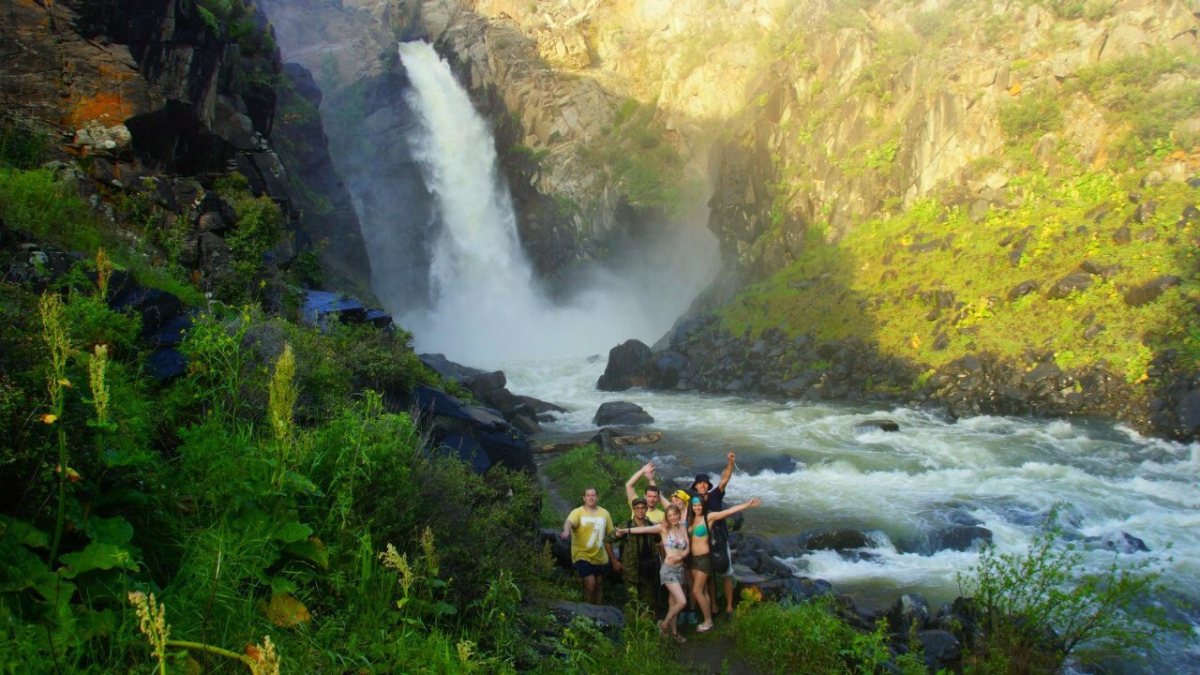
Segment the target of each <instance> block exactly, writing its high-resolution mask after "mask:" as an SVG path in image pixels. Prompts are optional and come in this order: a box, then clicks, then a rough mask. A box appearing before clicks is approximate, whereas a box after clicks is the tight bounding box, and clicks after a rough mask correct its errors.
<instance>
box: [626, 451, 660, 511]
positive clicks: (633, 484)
mask: <svg viewBox="0 0 1200 675" xmlns="http://www.w3.org/2000/svg"><path fill="white" fill-rule="evenodd" d="M642 476H645V477H646V481H647V482H649V483H650V486H649V487H647V488H646V496H645V499H646V520H649V521H650V522H651V523H654V524H655V525H657V524H659V523H661V522H662V521H663V515H664V514H665V511H663V508H662V504H660V503H659V500H660V499H661V496H660V494H659V490H658V486H657V485H655V484H654V462H646V464H645V466H643V467H642V468H640V469H638V470H637V473H635V474H633V475H632V476H630V477H629V480H627V481H625V501H627V502H629V510H630V512H632V511H633V500H635V499H637V498H638V493H637V482H638V479H639V478H641V477H642Z"/></svg>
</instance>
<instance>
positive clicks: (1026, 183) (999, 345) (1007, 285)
mask: <svg viewBox="0 0 1200 675" xmlns="http://www.w3.org/2000/svg"><path fill="white" fill-rule="evenodd" d="M1144 175H1145V174H1144V173H1143V172H1137V173H1131V174H1127V175H1123V176H1120V177H1117V176H1113V175H1111V174H1107V173H1083V174H1080V175H1077V176H1076V177H1073V178H1067V179H1061V178H1060V179H1051V178H1050V177H1049V176H1047V175H1046V174H1045V173H1035V172H1030V173H1029V174H1027V175H1024V176H1020V177H1017V178H1015V179H1013V181H1012V182H1011V183H1010V185H1009V189H1010V190H1011V191H1012V193H1013V194H1014V195H1019V196H1021V205H1020V206H1019V207H1017V208H1014V209H1011V210H999V209H994V210H992V211H991V212H990V213H989V214H988V215H987V217H986V218H984V219H983V220H981V221H980V222H972V220H971V218H970V216H969V214H968V212H967V209H966V208H965V207H948V206H943V205H942V204H941V203H940V202H938V201H937V200H933V199H927V200H923V201H920V202H918V203H916V204H914V205H913V206H912V207H911V208H910V209H909V210H908V211H906V212H904V213H901V214H898V215H894V216H890V217H885V218H881V219H878V220H873V221H870V222H867V223H864V224H862V225H861V226H859V227H858V228H857V229H855V230H854V231H852V232H851V233H850V234H848V235H847V236H846V237H845V238H844V239H843V240H842V241H840V242H838V243H836V244H831V243H828V242H826V241H825V240H824V238H823V237H822V236H820V234H819V227H810V228H809V233H808V237H807V239H806V244H805V249H804V253H803V254H802V255H801V256H800V258H799V260H797V261H796V262H795V263H794V264H792V265H791V266H789V267H788V268H786V269H784V270H783V271H781V272H779V273H778V274H776V275H775V276H774V277H772V278H770V279H768V280H766V281H764V282H762V283H760V284H757V285H755V286H752V287H750V288H748V289H746V290H745V291H744V292H743V293H742V294H741V297H740V298H739V299H737V300H735V301H734V302H732V303H730V304H729V305H727V306H726V307H725V308H723V309H722V310H721V314H722V316H723V318H724V322H725V325H726V327H728V328H729V329H730V330H731V331H732V332H733V333H734V334H739V335H740V334H741V333H742V331H744V330H746V329H747V328H748V329H750V331H751V333H752V334H753V335H757V334H758V333H759V332H760V331H761V330H763V329H764V328H767V327H770V326H775V327H780V328H782V329H784V330H785V331H787V332H788V333H790V334H794V335H799V334H803V333H807V332H809V331H812V332H813V333H814V334H815V335H816V337H817V338H818V339H820V340H833V339H839V338H844V337H849V336H857V337H859V338H862V339H864V340H874V341H877V342H878V344H879V348H880V350H881V351H882V352H883V353H885V354H889V355H892V356H897V357H906V358H909V359H912V360H914V361H916V362H918V363H923V364H927V365H929V366H930V367H937V366H939V365H941V364H944V363H947V362H948V361H950V360H953V359H956V358H959V357H961V356H964V355H966V354H972V353H977V352H983V351H987V352H992V353H995V354H997V355H1000V356H1002V357H1007V358H1010V359H1013V360H1021V359H1024V358H1026V354H1027V352H1029V351H1030V350H1034V351H1049V352H1054V353H1058V354H1061V355H1063V356H1064V358H1065V357H1066V356H1067V355H1069V357H1070V361H1071V362H1073V363H1075V364H1077V365H1083V364H1089V363H1097V362H1101V361H1104V362H1107V363H1108V365H1109V366H1110V368H1111V369H1112V370H1113V371H1114V372H1117V373H1124V374H1126V377H1127V379H1129V381H1131V382H1134V381H1138V380H1141V379H1143V377H1144V375H1145V369H1146V365H1147V363H1148V361H1149V359H1150V356H1151V355H1152V354H1153V352H1154V351H1155V350H1157V349H1161V348H1169V347H1178V346H1181V345H1182V344H1183V343H1184V342H1185V341H1186V340H1187V339H1188V336H1191V335H1194V334H1196V331H1197V329H1198V326H1197V323H1196V320H1195V318H1194V313H1192V312H1190V311H1189V310H1188V309H1187V308H1188V307H1190V306H1191V304H1192V303H1194V302H1195V301H1196V299H1197V293H1198V291H1200V288H1197V287H1196V285H1195V283H1194V281H1192V280H1193V279H1194V274H1193V270H1194V269H1195V264H1196V258H1195V252H1194V251H1192V250H1191V249H1190V248H1188V247H1181V246H1179V245H1177V244H1176V243H1174V242H1176V241H1190V240H1191V238H1192V237H1194V236H1196V233H1197V228H1200V223H1196V222H1192V221H1187V220H1186V219H1181V217H1180V214H1181V213H1182V211H1183V209H1184V207H1185V206H1188V205H1191V204H1193V203H1194V192H1193V190H1192V188H1190V187H1188V186H1187V185H1186V184H1181V183H1166V184H1163V185H1159V186H1156V187H1143V186H1142V185H1141V182H1142V177H1143V176H1144ZM1131 192H1136V193H1137V194H1138V195H1139V200H1140V201H1141V203H1151V202H1152V203H1153V204H1154V205H1155V208H1154V209H1153V215H1149V216H1146V215H1145V214H1146V213H1148V211H1145V210H1143V211H1142V213H1143V214H1144V215H1143V218H1144V221H1145V222H1144V223H1142V224H1138V223H1136V222H1133V223H1131V225H1130V227H1131V228H1133V229H1134V230H1135V234H1136V233H1137V232H1142V231H1144V232H1146V233H1148V234H1153V235H1154V238H1150V237H1148V236H1147V237H1145V239H1149V240H1142V239H1138V238H1136V237H1135V238H1134V240H1133V241H1132V242H1130V243H1129V244H1126V245H1121V244H1118V243H1116V242H1115V241H1114V240H1113V236H1112V234H1113V231H1114V230H1116V229H1117V228H1118V227H1120V226H1121V225H1122V224H1123V223H1125V222H1126V221H1128V220H1129V219H1130V218H1131V217H1132V216H1133V215H1134V213H1135V211H1138V205H1137V204H1134V203H1132V202H1131V201H1130V200H1129V199H1127V198H1126V195H1128V194H1129V193H1131ZM1016 251H1020V252H1021V253H1020V255H1019V256H1018V255H1016V253H1015V252H1016ZM1014 260H1015V261H1016V262H1015V264H1014ZM1085 260H1092V261H1094V262H1095V263H1097V264H1099V265H1103V266H1115V267H1114V268H1113V271H1112V272H1111V273H1110V275H1109V276H1108V278H1104V277H1101V276H1096V277H1093V279H1094V285H1093V286H1092V287H1091V288H1090V289H1088V290H1086V291H1083V292H1079V293H1075V294H1073V295H1071V296H1069V297H1067V298H1064V299H1059V300H1049V299H1047V298H1046V297H1045V294H1046V292H1047V291H1048V289H1049V287H1050V285H1052V284H1053V283H1054V282H1056V281H1057V280H1058V279H1060V278H1062V277H1064V276H1066V275H1067V274H1068V273H1070V272H1072V271H1075V270H1076V269H1077V268H1078V267H1079V265H1080V264H1081V263H1083V262H1084V261H1085ZM1166 274H1174V275H1176V276H1179V277H1180V278H1182V279H1184V280H1187V281H1185V283H1184V284H1183V285H1182V286H1180V287H1179V288H1174V289H1171V290H1169V291H1168V292H1167V293H1165V294H1164V295H1163V296H1162V297H1161V298H1160V299H1159V300H1158V301H1156V302H1154V303H1151V304H1148V305H1145V306H1142V307H1136V308H1134V307H1129V306H1127V305H1126V304H1125V302H1124V300H1123V298H1122V294H1123V291H1122V290H1121V289H1123V288H1129V287H1133V286H1137V285H1140V284H1143V283H1145V282H1147V281H1149V280H1151V279H1154V278H1156V277H1158V276H1161V275H1166ZM1024 281H1034V282H1036V283H1038V284H1039V290H1038V291H1036V292H1034V293H1031V294H1029V295H1026V296H1025V297H1023V298H1019V299H1016V300H1009V299H1008V294H1009V292H1010V291H1011V290H1012V289H1013V288H1014V287H1016V286H1017V285H1018V284H1020V283H1022V282H1024ZM789 284H796V285H797V286H800V287H801V288H797V287H796V286H792V285H789ZM936 292H944V293H951V294H953V297H954V298H955V301H954V303H953V306H952V307H951V308H948V309H943V310H941V311H940V313H936V315H935V316H932V317H931V316H930V315H931V310H932V309H933V307H934V302H933V300H932V298H931V294H932V293H936ZM1091 323H1095V324H1103V325H1104V326H1105V330H1104V331H1103V332H1102V333H1100V334H1099V335H1098V336H1096V337H1095V339H1093V340H1090V341H1089V340H1086V339H1085V338H1084V336H1083V331H1084V324H1091ZM943 331H944V332H945V333H946V335H947V337H948V338H949V343H948V345H947V346H946V347H945V348H944V349H942V350H940V351H939V350H935V349H934V348H933V343H934V338H935V336H937V335H938V334H939V333H940V332H943ZM1194 351H1195V350H1192V352H1194ZM1192 352H1189V353H1192Z"/></svg>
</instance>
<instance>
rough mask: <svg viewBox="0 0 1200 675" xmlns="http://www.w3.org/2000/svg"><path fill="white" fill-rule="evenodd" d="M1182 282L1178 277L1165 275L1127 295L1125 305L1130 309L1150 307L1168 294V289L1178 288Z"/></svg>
mask: <svg viewBox="0 0 1200 675" xmlns="http://www.w3.org/2000/svg"><path fill="white" fill-rule="evenodd" d="M1180 281H1181V279H1180V278H1179V277H1177V276H1173V275H1170V274H1164V275H1163V276H1161V277H1158V278H1157V279H1154V280H1153V281H1149V282H1147V283H1144V284H1142V285H1141V286H1138V287H1137V288H1134V289H1132V290H1130V291H1128V292H1127V293H1125V296H1124V298H1125V304H1127V305H1129V306H1130V307H1142V306H1143V305H1148V304H1150V303H1152V302H1154V301H1155V300H1157V299H1159V297H1161V296H1162V294H1163V293H1166V292H1167V289H1168V288H1174V287H1176V286H1178V285H1179V283H1180Z"/></svg>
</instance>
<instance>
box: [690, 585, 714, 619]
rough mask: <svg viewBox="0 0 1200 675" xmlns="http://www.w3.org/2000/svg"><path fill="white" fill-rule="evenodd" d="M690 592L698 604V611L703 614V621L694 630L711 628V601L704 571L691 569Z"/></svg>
mask: <svg viewBox="0 0 1200 675" xmlns="http://www.w3.org/2000/svg"><path fill="white" fill-rule="evenodd" d="M692 593H693V594H694V595H695V598H696V604H697V605H699V606H700V612H701V613H703V614H704V623H702V624H700V625H699V626H696V630H699V631H706V630H708V629H710V628H712V625H713V622H712V601H711V600H710V599H709V597H708V575H707V574H705V573H704V572H700V571H697V570H692Z"/></svg>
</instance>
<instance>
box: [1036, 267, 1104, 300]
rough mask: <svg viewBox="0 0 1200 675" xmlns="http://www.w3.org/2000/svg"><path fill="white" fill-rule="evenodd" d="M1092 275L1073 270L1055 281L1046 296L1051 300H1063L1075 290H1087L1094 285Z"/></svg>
mask: <svg viewBox="0 0 1200 675" xmlns="http://www.w3.org/2000/svg"><path fill="white" fill-rule="evenodd" d="M1093 283H1094V282H1093V281H1092V275H1090V274H1088V273H1087V272H1072V273H1071V274H1068V275H1067V276H1065V277H1063V278H1061V279H1059V280H1058V281H1056V282H1054V284H1053V285H1052V286H1051V287H1050V291H1049V292H1047V293H1046V297H1048V298H1050V299H1051V300H1061V299H1062V298H1065V297H1067V296H1068V295H1070V294H1071V293H1073V292H1075V291H1080V292H1082V291H1086V290H1087V289H1089V288H1091V287H1092V284H1093Z"/></svg>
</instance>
